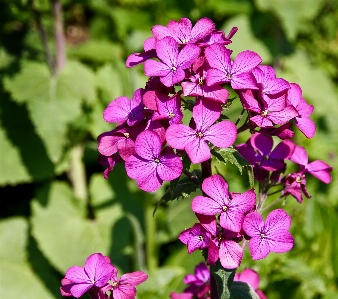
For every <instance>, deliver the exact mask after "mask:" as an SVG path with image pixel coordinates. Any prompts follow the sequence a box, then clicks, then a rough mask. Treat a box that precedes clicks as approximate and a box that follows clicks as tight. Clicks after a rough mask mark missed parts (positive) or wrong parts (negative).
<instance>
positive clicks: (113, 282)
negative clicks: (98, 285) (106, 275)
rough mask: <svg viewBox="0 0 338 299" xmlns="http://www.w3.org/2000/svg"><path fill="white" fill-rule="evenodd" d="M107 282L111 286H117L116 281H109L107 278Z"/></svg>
mask: <svg viewBox="0 0 338 299" xmlns="http://www.w3.org/2000/svg"><path fill="white" fill-rule="evenodd" d="M108 283H109V284H110V285H111V286H112V287H113V288H116V287H117V286H118V284H119V283H118V282H117V281H111V280H109V281H108Z"/></svg>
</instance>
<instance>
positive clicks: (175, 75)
mask: <svg viewBox="0 0 338 299" xmlns="http://www.w3.org/2000/svg"><path fill="white" fill-rule="evenodd" d="M184 78H185V72H184V70H182V69H176V70H173V71H171V72H169V73H168V74H167V75H166V76H163V77H160V80H161V82H162V83H163V85H165V86H167V87H170V86H173V85H175V84H176V83H179V82H181V81H182V80H183V79H184Z"/></svg>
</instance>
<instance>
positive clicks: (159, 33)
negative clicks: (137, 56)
mask: <svg viewBox="0 0 338 299" xmlns="http://www.w3.org/2000/svg"><path fill="white" fill-rule="evenodd" d="M214 29H215V24H214V22H213V21H211V20H210V19H209V18H202V19H199V20H198V21H197V22H196V24H195V26H194V27H192V24H191V21H190V20H189V19H187V18H181V19H180V20H179V21H178V22H177V21H174V20H172V21H170V22H169V23H168V27H165V26H162V25H155V26H153V28H152V29H151V30H152V32H153V35H154V38H155V39H156V40H161V39H163V38H165V37H167V36H170V37H172V38H173V39H174V40H175V41H176V42H177V43H179V44H189V43H195V42H197V41H199V40H201V39H202V38H204V37H206V36H207V35H208V34H210V33H211V32H212V31H213V30H214Z"/></svg>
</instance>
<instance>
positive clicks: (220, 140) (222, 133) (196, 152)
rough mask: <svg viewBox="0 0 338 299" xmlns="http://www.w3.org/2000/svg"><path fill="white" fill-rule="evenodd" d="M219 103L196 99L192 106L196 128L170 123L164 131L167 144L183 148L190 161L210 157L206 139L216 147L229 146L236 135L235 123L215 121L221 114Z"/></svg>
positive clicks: (201, 160) (200, 160)
mask: <svg viewBox="0 0 338 299" xmlns="http://www.w3.org/2000/svg"><path fill="white" fill-rule="evenodd" d="M221 109H222V108H221V105H220V104H219V103H215V102H212V101H202V100H199V101H197V103H196V105H195V106H194V108H193V117H194V121H195V123H196V129H192V128H190V127H188V126H186V125H183V124H175V125H171V126H170V127H169V128H168V130H167V133H166V139H167V142H168V144H169V145H170V146H171V147H173V148H176V149H180V150H183V149H184V150H185V151H186V152H187V154H188V156H189V158H190V160H191V162H192V163H195V164H196V163H200V162H203V161H206V160H208V159H210V157H211V153H210V149H209V146H208V144H207V141H209V142H211V143H212V144H214V145H215V146H217V147H222V148H226V147H229V146H231V145H232V144H233V143H234V142H235V140H236V137H237V130H236V126H235V124H233V123H232V122H231V121H221V122H218V123H216V124H214V123H215V121H216V120H217V119H218V118H219V117H220V115H221Z"/></svg>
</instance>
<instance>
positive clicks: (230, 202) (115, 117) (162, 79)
mask: <svg viewBox="0 0 338 299" xmlns="http://www.w3.org/2000/svg"><path fill="white" fill-rule="evenodd" d="M236 31H237V28H235V27H234V28H233V29H232V30H231V32H230V33H229V34H228V35H227V36H225V33H224V32H221V31H218V30H217V29H216V26H215V24H214V23H213V22H212V21H211V20H210V19H208V18H202V19H200V20H199V21H197V22H196V24H195V25H194V26H193V25H192V23H191V21H190V20H189V19H187V18H182V19H180V20H179V21H170V22H169V23H168V25H167V26H162V25H156V26H154V27H153V28H152V36H151V37H150V38H148V39H147V40H146V41H145V42H144V52H141V53H133V54H131V55H130V56H129V57H128V59H127V62H126V66H127V67H133V66H135V65H137V64H144V72H145V75H146V76H148V77H149V79H148V82H147V83H146V86H145V87H144V88H140V89H138V90H136V91H135V93H134V95H133V97H132V99H131V100H130V99H129V98H127V97H124V96H121V97H118V98H117V99H115V100H113V101H112V102H111V103H110V104H109V106H108V107H107V108H106V109H105V111H104V114H103V118H104V120H105V121H106V122H110V123H116V127H115V128H114V129H113V130H112V131H109V132H104V133H102V134H101V135H100V136H99V137H98V142H99V145H98V151H99V153H100V157H99V162H100V163H101V164H102V165H104V166H105V167H106V169H105V171H104V177H105V178H107V177H108V175H109V173H110V172H111V171H112V170H113V168H114V166H115V164H116V163H124V166H125V169H126V172H127V175H128V176H129V177H130V178H132V179H134V180H136V182H137V184H138V186H139V188H140V189H142V190H144V191H147V192H153V191H156V190H158V189H159V188H160V186H161V185H162V184H163V182H165V181H173V180H177V181H176V183H177V182H178V181H179V180H180V177H181V175H182V174H184V175H186V176H187V178H188V179H191V180H192V181H193V182H194V183H195V184H197V186H198V187H199V188H200V189H201V191H202V192H203V195H201V196H197V197H195V198H194V199H193V201H192V210H193V211H194V212H195V213H196V216H197V218H198V219H199V222H198V223H196V224H195V225H194V226H193V227H192V228H189V229H186V230H185V231H183V232H182V233H181V234H180V236H179V239H180V240H181V241H182V242H183V243H184V244H186V245H187V248H188V252H189V253H191V252H193V251H195V250H197V249H202V250H206V251H207V259H206V260H207V262H208V264H215V263H216V261H218V260H219V261H220V264H221V265H222V266H223V267H224V268H227V269H235V268H237V267H238V266H239V265H240V263H241V261H242V256H243V249H244V248H245V245H246V243H247V240H249V250H250V253H251V256H252V258H253V259H254V260H257V259H263V258H265V257H266V256H267V255H268V254H269V253H270V252H276V253H281V252H286V251H289V250H290V249H291V248H292V247H293V243H294V240H293V237H292V236H291V234H290V233H289V231H288V230H289V228H290V224H291V219H290V217H289V215H288V214H287V213H286V212H285V211H283V210H282V209H276V210H273V211H271V212H270V213H269V214H268V215H267V217H266V221H264V220H263V218H262V216H261V213H262V212H263V211H264V209H263V206H264V203H265V200H266V198H267V196H268V191H270V190H271V189H272V188H275V187H278V188H279V190H278V191H272V192H271V191H270V193H272V194H277V193H280V198H279V199H281V198H286V197H287V196H288V195H291V196H293V197H295V198H296V199H297V201H298V202H302V194H303V193H304V194H305V196H306V197H310V196H309V194H308V192H307V191H306V181H305V175H306V174H311V175H313V176H314V177H316V178H317V179H319V180H321V181H322V182H324V183H329V182H330V181H331V175H330V172H331V171H332V167H330V166H329V165H328V164H326V163H325V162H323V161H320V160H317V161H314V162H311V163H309V162H308V156H307V153H306V151H305V149H304V148H302V147H300V146H298V145H296V144H295V143H294V141H293V140H292V139H293V136H294V131H293V129H294V126H296V127H297V128H298V129H299V130H300V131H301V132H302V133H303V134H304V135H305V136H306V137H307V138H312V137H313V136H314V135H315V132H316V126H315V124H314V122H313V121H312V120H311V119H310V116H311V114H312V112H313V109H314V107H313V106H312V105H309V104H308V103H307V102H306V101H305V99H303V97H302V90H301V88H300V87H299V86H298V85H297V84H295V83H290V82H288V81H286V80H285V79H283V78H277V77H276V73H275V70H274V69H273V68H272V67H271V66H266V65H262V64H261V62H262V59H261V57H260V56H259V55H258V54H257V53H255V52H253V51H250V50H246V51H243V52H241V53H239V54H238V55H237V56H236V57H233V58H232V57H231V56H232V51H231V50H230V49H228V48H227V45H228V44H230V43H231V38H232V36H233V35H234V34H235V33H236ZM230 90H232V91H233V92H234V93H235V94H237V96H235V97H233V98H231V99H229V95H230V93H229V91H230ZM186 97H189V98H186ZM236 98H237V101H236ZM233 103H238V104H239V105H241V108H242V111H243V112H242V113H241V115H239V117H238V120H237V121H236V122H235V123H234V122H232V121H231V120H229V118H228V117H227V116H226V115H225V113H226V111H228V110H229V109H230V108H231V105H233ZM187 110H190V111H191V113H192V118H191V119H190V121H189V122H183V120H185V118H184V113H185V112H186V111H187ZM244 113H246V114H247V117H246V120H245V121H244V122H242V123H241V117H242V115H243V114H244ZM240 123H241V125H239V124H240ZM245 130H249V132H250V133H251V136H250V138H249V139H248V140H247V141H246V142H245V143H242V144H237V145H235V143H236V139H237V136H238V134H240V133H241V132H243V131H245ZM274 143H277V145H276V146H274ZM229 147H232V149H231V150H233V151H236V152H237V154H239V155H241V156H242V157H244V158H245V159H246V160H247V162H248V164H249V165H251V166H252V168H253V170H254V177H255V179H256V181H257V183H258V185H259V188H258V190H259V191H258V193H259V194H258V196H256V192H255V189H254V188H252V189H250V190H248V191H246V192H243V193H233V192H229V188H228V184H227V182H226V181H225V180H224V178H223V177H222V176H221V175H212V174H211V169H209V170H206V168H205V167H206V166H205V165H207V164H208V163H209V164H208V165H209V166H210V165H211V159H212V158H214V157H215V158H216V159H219V157H218V156H219V155H220V153H221V152H222V151H225V150H224V149H226V148H229ZM188 158H189V159H188ZM286 160H289V161H291V162H294V163H296V164H298V165H300V169H299V171H298V172H295V173H287V172H286V169H287V167H286V166H287V164H286ZM183 161H184V163H183ZM187 161H188V162H187ZM191 163H193V164H199V163H201V164H202V177H203V179H204V180H203V181H199V180H198V179H197V178H196V177H194V176H193V175H192V174H191V173H190V164H191ZM280 188H282V189H280ZM273 190H274V189H273ZM275 190H276V189H275ZM279 199H277V201H278V200H279ZM265 209H267V208H265ZM241 242H242V243H241ZM239 243H241V244H239ZM107 267H108V266H107ZM108 268H109V267H108ZM108 268H107V270H105V271H108ZM200 268H201V269H200ZM105 271H103V272H102V273H105ZM196 271H197V272H196V273H195V280H192V281H194V283H193V286H191V289H194V291H193V292H190V293H189V292H185V295H184V296H186V297H177V296H178V295H177V296H176V295H172V298H191V296H193V295H196V296H197V297H198V298H207V297H205V294H206V293H205V292H204V291H205V290H206V289H204V288H201V286H203V285H204V283H205V281H204V280H203V279H200V278H197V276H199V275H200V274H198V273H200V272H199V271H201V273H204V272H203V271H204V270H203V266H200V267H199V268H198V270H196ZM72 272H73V271H70V273H72ZM102 275H103V274H102ZM104 275H105V274H104ZM201 275H202V274H201ZM202 277H203V278H206V276H204V274H203V275H202ZM66 278H67V275H66ZM67 279H68V278H67ZM95 279H96V278H95ZM95 279H94V277H90V279H89V280H88V281H90V283H89V282H88V283H87V284H86V283H82V285H83V286H82V287H81V288H80V289H81V292H82V291H83V290H87V288H91V287H93V289H94V290H96V289H100V288H102V287H103V283H102V281H101V280H100V279H98V280H95ZM70 280H71V279H70ZM80 280H81V279H80ZM80 280H77V281H80ZM121 280H122V278H121ZM136 280H137V279H136ZM81 281H83V280H81ZM73 282H74V283H75V282H76V281H73ZM197 282H198V284H197ZM76 283H77V282H76ZM196 286H198V288H197V289H198V291H195V287H196ZM77 288H79V287H78V286H76V287H74V290H73V292H74V294H76V295H77V294H78V293H76V291H75V289H77ZM112 290H113V292H114V290H116V288H115V289H114V288H113V287H112ZM115 292H116V291H115ZM196 292H197V293H196ZM188 293H189V294H193V295H191V296H190V295H187V294H188ZM175 296H176V297H175ZM182 296H183V295H182ZM189 296H190V297H189ZM262 298H264V297H262Z"/></svg>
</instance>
